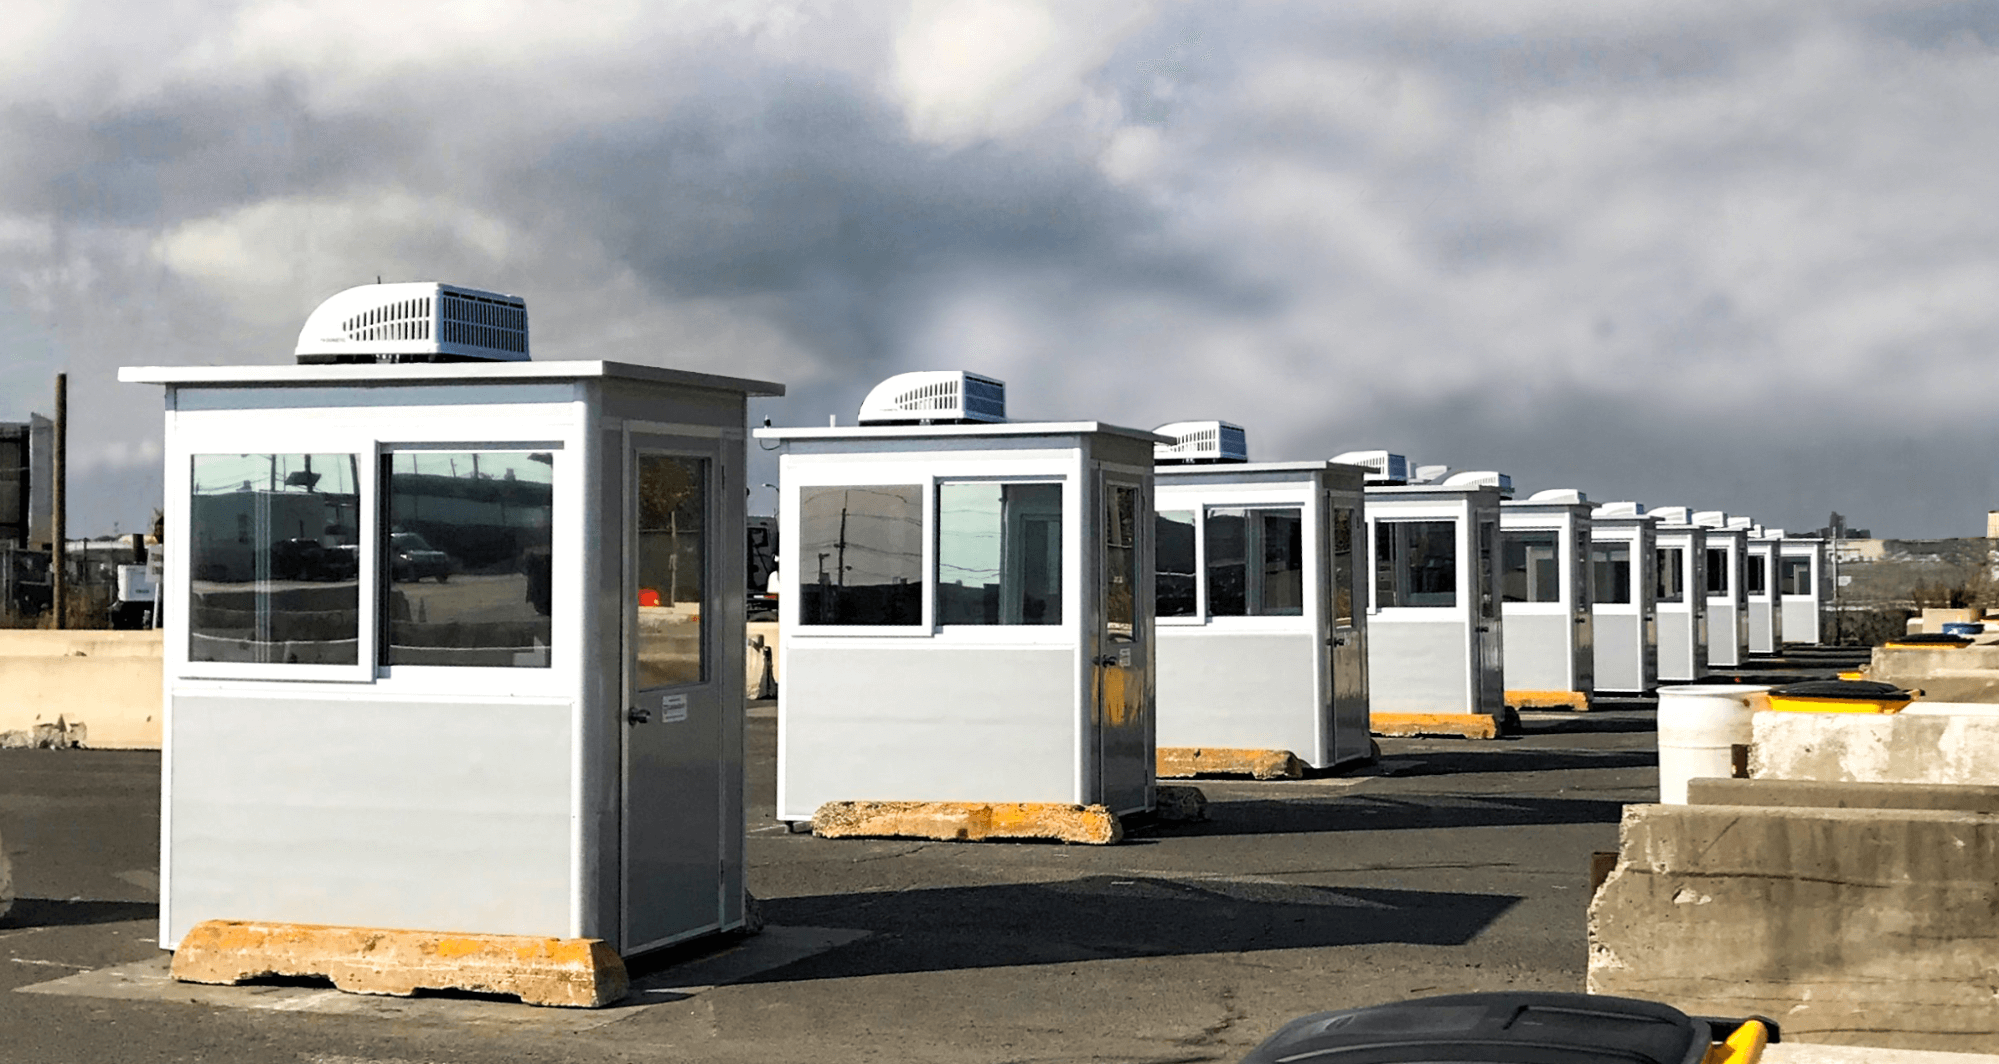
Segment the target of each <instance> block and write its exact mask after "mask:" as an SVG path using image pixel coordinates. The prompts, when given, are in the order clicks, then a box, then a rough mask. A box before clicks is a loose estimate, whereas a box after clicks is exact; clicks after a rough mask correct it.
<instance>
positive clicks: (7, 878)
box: [0, 836, 14, 920]
mask: <svg viewBox="0 0 1999 1064" xmlns="http://www.w3.org/2000/svg"><path fill="white" fill-rule="evenodd" d="M12 911H14V863H13V862H12V861H9V860H8V859H7V839H6V837H5V836H0V920H4V919H6V918H7V914H8V913H10V912H12Z"/></svg>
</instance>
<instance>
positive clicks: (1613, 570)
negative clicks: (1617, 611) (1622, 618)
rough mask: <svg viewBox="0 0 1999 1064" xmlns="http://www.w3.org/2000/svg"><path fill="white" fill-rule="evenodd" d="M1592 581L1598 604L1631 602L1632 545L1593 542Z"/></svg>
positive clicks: (1590, 553) (1591, 545) (1591, 550)
mask: <svg viewBox="0 0 1999 1064" xmlns="http://www.w3.org/2000/svg"><path fill="white" fill-rule="evenodd" d="M1589 556H1590V580H1591V581H1592V582H1594V583H1595V585H1596V586H1595V588H1594V591H1593V596H1594V599H1595V601H1597V602H1608V603H1628V602H1630V601H1631V544H1629V543H1613V542H1605V543H1597V542H1591V543H1590V548H1589Z"/></svg>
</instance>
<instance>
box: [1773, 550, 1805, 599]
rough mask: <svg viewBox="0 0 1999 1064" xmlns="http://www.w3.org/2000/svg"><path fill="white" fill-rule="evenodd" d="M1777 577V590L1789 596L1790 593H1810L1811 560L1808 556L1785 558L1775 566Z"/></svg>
mask: <svg viewBox="0 0 1999 1064" xmlns="http://www.w3.org/2000/svg"><path fill="white" fill-rule="evenodd" d="M1777 575H1778V577H1779V580H1778V587H1777V590H1778V591H1780V592H1782V593H1783V594H1784V597H1786V598H1789V597H1790V596H1792V595H1810V594H1811V593H1812V560H1811V559H1810V558H1785V559H1783V560H1782V561H1781V562H1780V563H1779V564H1778V566H1777Z"/></svg>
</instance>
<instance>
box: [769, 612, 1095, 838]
mask: <svg viewBox="0 0 1999 1064" xmlns="http://www.w3.org/2000/svg"><path fill="white" fill-rule="evenodd" d="M792 638H793V645H792V646H791V647H790V648H788V649H787V651H786V655H787V660H786V663H785V675H786V680H785V683H784V686H783V687H781V688H779V697H780V699H781V701H780V703H779V749H778V758H779V762H778V764H779V769H778V814H777V815H778V818H779V819H781V820H791V821H804V820H810V819H812V814H813V813H814V812H815V811H816V810H818V808H819V807H820V806H822V805H824V804H826V803H827V802H862V801H873V802H881V801H896V802H1073V803H1080V804H1089V802H1090V800H1091V799H1088V798H1086V797H1085V795H1084V794H1083V786H1084V781H1082V780H1079V779H1078V778H1077V777H1078V762H1079V755H1078V752H1077V750H1076V743H1077V742H1078V736H1080V735H1081V734H1082V731H1083V728H1082V724H1081V720H1080V713H1081V712H1082V711H1081V710H1080V709H1079V708H1078V706H1077V693H1078V689H1079V675H1078V673H1079V668H1080V666H1079V663H1078V661H1077V656H1076V653H1075V651H1074V650H1073V649H1072V648H1070V647H1068V646H1066V645H1065V646H1061V647H1054V648H1047V647H1023V648H1019V649H1002V648H995V647H992V646H976V647H966V648H964V649H962V650H960V649H944V648H925V649H922V650H915V651H911V650H902V649H896V648H892V647H891V648H868V647H857V646H856V647H846V646H839V647H810V648H808V647H804V646H800V645H798V644H799V643H800V642H802V640H800V639H799V638H798V637H796V636H794V637H792ZM889 691H893V692H895V693H896V697H895V698H893V699H890V698H885V697H883V695H884V692H889ZM911 692H925V693H927V694H928V695H929V697H928V698H927V699H922V700H913V699H911V697H910V694H911ZM906 707H907V708H906ZM832 750H837V751H840V752H841V753H840V756H838V757H831V756H828V754H827V751H832ZM1130 811H1131V810H1122V809H1119V810H1113V812H1118V813H1124V812H1130Z"/></svg>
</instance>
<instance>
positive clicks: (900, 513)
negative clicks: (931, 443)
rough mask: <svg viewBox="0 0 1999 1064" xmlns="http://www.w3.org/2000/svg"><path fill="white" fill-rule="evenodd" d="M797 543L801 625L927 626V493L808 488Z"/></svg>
mask: <svg viewBox="0 0 1999 1064" xmlns="http://www.w3.org/2000/svg"><path fill="white" fill-rule="evenodd" d="M798 499H799V502H798V546H797V548H796V550H793V549H791V548H786V551H785V561H784V565H785V567H786V568H791V567H794V566H795V567H797V569H798V574H799V576H798V621H799V623H800V624H859V625H879V624H887V625H909V624H922V623H923V489H922V488H920V487H917V486H915V485H909V486H901V485H891V486H872V485H871V486H868V487H836V488H804V489H801V490H800V491H799V493H798Z"/></svg>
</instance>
